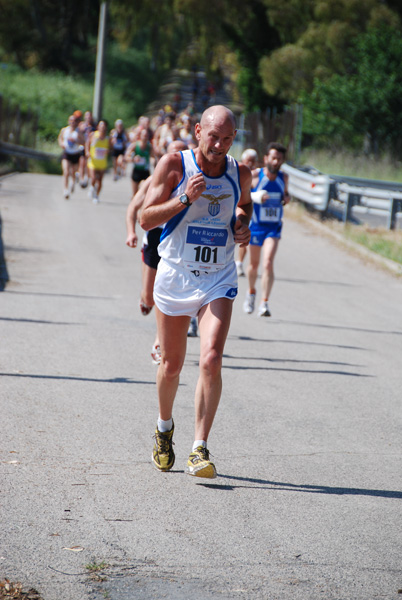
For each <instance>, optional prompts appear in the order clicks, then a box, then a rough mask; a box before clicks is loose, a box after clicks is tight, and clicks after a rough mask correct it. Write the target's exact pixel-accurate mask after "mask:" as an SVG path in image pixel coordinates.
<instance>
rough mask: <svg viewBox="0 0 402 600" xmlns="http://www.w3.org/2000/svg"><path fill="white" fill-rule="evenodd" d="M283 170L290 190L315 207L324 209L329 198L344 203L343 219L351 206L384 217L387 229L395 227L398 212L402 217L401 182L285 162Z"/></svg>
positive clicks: (350, 209)
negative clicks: (321, 170) (331, 172)
mask: <svg viewBox="0 0 402 600" xmlns="http://www.w3.org/2000/svg"><path fill="white" fill-rule="evenodd" d="M282 170H283V171H284V172H285V173H287V174H288V176H289V193H290V195H291V196H292V197H294V198H296V199H297V200H300V201H302V202H304V203H306V204H308V205H310V206H312V207H313V208H315V209H316V210H319V211H322V212H325V211H327V210H328V206H329V203H330V201H331V200H335V201H338V202H340V203H342V204H343V205H344V210H343V221H344V222H345V223H346V222H347V221H349V220H350V219H351V217H352V209H355V208H356V209H357V210H360V211H361V212H362V211H364V212H367V213H370V214H377V215H382V216H385V217H386V218H387V227H388V229H395V227H396V221H397V217H398V213H400V214H401V216H402V183H395V182H390V181H378V180H373V179H359V178H355V177H342V176H340V175H325V174H323V173H320V172H319V171H317V170H316V169H314V168H313V167H302V168H296V167H292V166H290V165H288V164H285V165H283V167H282Z"/></svg>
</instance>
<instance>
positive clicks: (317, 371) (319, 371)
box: [222, 356, 374, 378]
mask: <svg viewBox="0 0 402 600" xmlns="http://www.w3.org/2000/svg"><path fill="white" fill-rule="evenodd" d="M226 358H233V357H232V356H226ZM241 360H253V361H255V360H262V361H267V362H281V363H283V362H301V363H306V362H310V363H313V364H317V363H318V364H320V363H321V364H322V363H324V364H329V365H339V364H341V365H342V364H344V365H345V366H350V367H352V366H359V365H349V364H348V363H336V362H334V363H332V362H330V361H329V362H326V361H305V360H301V361H297V360H288V359H285V358H284V359H279V358H277V359H271V358H263V357H258V358H255V357H248V358H245V357H241ZM222 368H223V369H234V370H235V371H284V372H285V373H310V374H314V375H344V376H347V377H365V378H368V377H369V378H370V377H374V375H364V374H362V373H351V372H348V371H335V370H334V371H333V370H332V369H294V368H291V369H290V368H286V367H274V366H273V367H269V366H267V365H262V366H243V365H240V366H239V365H223V367H222Z"/></svg>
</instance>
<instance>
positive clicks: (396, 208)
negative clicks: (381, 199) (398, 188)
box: [387, 198, 402, 229]
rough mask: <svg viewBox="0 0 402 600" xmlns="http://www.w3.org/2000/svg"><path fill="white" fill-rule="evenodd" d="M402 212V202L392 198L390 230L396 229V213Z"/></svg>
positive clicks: (389, 215) (389, 217)
mask: <svg viewBox="0 0 402 600" xmlns="http://www.w3.org/2000/svg"><path fill="white" fill-rule="evenodd" d="M398 212H402V202H401V201H400V200H396V199H395V198H392V200H391V206H390V207H389V213H388V223H387V226H388V229H395V227H396V213H398Z"/></svg>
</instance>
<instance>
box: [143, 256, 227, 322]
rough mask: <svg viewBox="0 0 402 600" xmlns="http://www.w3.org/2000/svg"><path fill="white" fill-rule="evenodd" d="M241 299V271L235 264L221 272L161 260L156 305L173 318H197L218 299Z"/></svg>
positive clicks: (155, 289)
mask: <svg viewBox="0 0 402 600" xmlns="http://www.w3.org/2000/svg"><path fill="white" fill-rule="evenodd" d="M236 296H237V271H236V263H235V262H234V261H233V262H231V263H230V264H228V265H227V266H226V267H224V268H223V269H221V270H220V271H215V272H214V273H205V272H204V271H189V270H188V269H182V268H180V267H176V265H172V264H171V263H167V262H165V261H164V260H163V258H162V259H161V261H160V262H159V265H158V270H157V273H156V278H155V284H154V300H155V304H156V306H157V307H158V308H159V310H160V311H161V312H163V314H165V315H169V316H171V317H179V316H185V315H186V316H189V317H196V316H197V315H198V313H199V311H200V309H201V308H202V307H203V306H204V305H205V304H209V303H210V302H212V301H213V300H216V299H217V298H229V299H230V300H234V299H235V297H236Z"/></svg>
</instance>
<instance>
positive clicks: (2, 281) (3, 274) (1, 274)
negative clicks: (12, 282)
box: [0, 215, 8, 292]
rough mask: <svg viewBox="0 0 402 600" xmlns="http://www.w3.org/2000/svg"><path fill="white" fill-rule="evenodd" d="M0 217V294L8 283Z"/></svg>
mask: <svg viewBox="0 0 402 600" xmlns="http://www.w3.org/2000/svg"><path fill="white" fill-rule="evenodd" d="M1 226H2V225H1V215H0V292H2V291H3V290H4V289H5V287H6V283H7V281H8V273H7V265H6V259H5V257H4V249H3V238H2V236H1Z"/></svg>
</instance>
